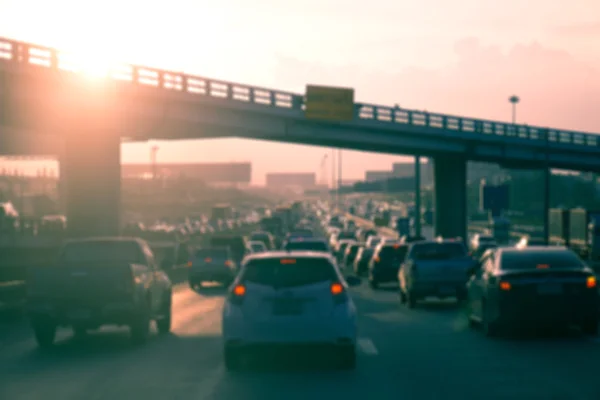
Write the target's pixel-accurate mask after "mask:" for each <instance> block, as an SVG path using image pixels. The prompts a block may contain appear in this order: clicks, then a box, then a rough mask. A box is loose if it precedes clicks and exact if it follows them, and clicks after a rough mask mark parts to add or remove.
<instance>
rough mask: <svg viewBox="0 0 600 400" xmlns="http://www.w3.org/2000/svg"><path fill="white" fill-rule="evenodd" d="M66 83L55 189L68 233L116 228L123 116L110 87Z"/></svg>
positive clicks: (83, 234)
mask: <svg viewBox="0 0 600 400" xmlns="http://www.w3.org/2000/svg"><path fill="white" fill-rule="evenodd" d="M101 89H103V88H102V87H91V88H88V87H86V86H85V85H84V84H81V86H80V87H77V86H65V92H64V94H63V96H64V97H63V98H64V99H66V100H64V102H63V104H62V106H61V109H60V111H59V112H60V113H61V114H62V115H61V116H62V117H64V118H62V119H61V127H60V129H61V131H62V133H63V134H62V136H63V138H64V151H63V153H62V155H61V158H60V164H61V165H60V192H61V194H62V195H63V204H64V207H65V211H66V212H65V213H66V217H67V235H68V236H69V237H90V236H113V235H118V234H119V232H120V214H121V138H120V134H121V133H122V132H123V127H122V121H121V119H122V118H120V115H119V113H118V112H116V111H115V106H114V104H116V103H115V101H114V96H113V92H112V91H111V90H110V89H111V88H110V87H107V88H106V89H105V90H101Z"/></svg>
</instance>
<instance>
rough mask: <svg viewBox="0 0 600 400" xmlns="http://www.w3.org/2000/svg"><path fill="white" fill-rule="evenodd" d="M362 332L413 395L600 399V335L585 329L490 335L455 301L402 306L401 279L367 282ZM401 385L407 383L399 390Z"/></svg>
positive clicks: (359, 297) (361, 301)
mask: <svg viewBox="0 0 600 400" xmlns="http://www.w3.org/2000/svg"><path fill="white" fill-rule="evenodd" d="M354 298H355V301H356V303H357V307H359V308H360V309H361V310H362V312H361V321H360V322H361V325H360V326H361V327H362V332H361V336H369V337H371V338H372V340H373V342H374V343H375V344H376V346H377V350H378V352H379V354H380V355H382V356H380V357H379V358H378V360H379V362H380V363H381V364H382V366H384V365H385V366H386V367H384V368H383V370H384V371H389V372H388V373H387V374H386V376H384V377H380V378H381V379H385V380H390V379H391V380H393V381H397V382H398V385H399V386H402V388H403V389H402V393H403V394H406V393H409V394H411V395H412V396H413V397H408V398H426V399H428V398H445V399H454V398H456V399H460V398H483V397H484V396H485V398H489V399H496V398H497V399H508V398H510V399H550V398H554V399H590V400H591V399H598V398H600V384H599V383H598V379H597V367H596V364H597V361H596V360H597V359H598V357H600V341H599V340H598V339H597V338H589V337H585V336H582V335H581V334H580V333H578V332H569V333H561V332H543V333H542V334H535V335H534V334H531V335H528V334H524V335H518V336H516V337H512V338H500V339H490V338H486V337H485V336H484V335H483V333H482V332H480V331H479V329H473V328H469V326H468V321H467V318H466V315H465V313H464V312H463V311H462V309H461V308H459V307H458V306H457V305H456V303H455V302H454V301H432V302H426V303H419V304H418V305H417V308H415V309H413V310H409V309H407V308H406V307H404V306H401V305H400V304H399V296H398V293H397V291H396V288H395V286H394V285H389V286H386V287H384V288H383V289H381V290H377V291H373V290H371V289H370V288H367V287H364V286H363V287H360V288H359V289H357V290H356V291H355V292H354ZM398 390H400V388H398Z"/></svg>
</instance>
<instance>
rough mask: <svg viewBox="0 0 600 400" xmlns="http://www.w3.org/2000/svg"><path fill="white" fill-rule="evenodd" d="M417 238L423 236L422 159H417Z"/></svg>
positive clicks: (417, 157) (418, 157)
mask: <svg viewBox="0 0 600 400" xmlns="http://www.w3.org/2000/svg"><path fill="white" fill-rule="evenodd" d="M415 236H416V237H419V236H421V157H420V156H416V157H415Z"/></svg>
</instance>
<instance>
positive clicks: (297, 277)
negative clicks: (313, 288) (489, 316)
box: [242, 257, 338, 288]
mask: <svg viewBox="0 0 600 400" xmlns="http://www.w3.org/2000/svg"><path fill="white" fill-rule="evenodd" d="M242 274H243V275H242V281H243V282H248V283H255V284H259V285H266V286H271V287H277V288H282V287H294V286H304V285H312V284H315V283H320V282H330V281H335V280H337V279H338V277H337V274H336V272H335V269H334V267H333V265H332V264H331V263H330V262H329V260H327V259H324V258H313V257H302V258H289V259H287V258H286V259H282V258H281V259H280V258H268V259H258V260H251V261H249V262H248V263H247V264H246V266H245V268H244V272H243V273H242Z"/></svg>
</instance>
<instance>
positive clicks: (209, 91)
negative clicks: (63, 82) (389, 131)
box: [0, 38, 600, 148]
mask: <svg viewBox="0 0 600 400" xmlns="http://www.w3.org/2000/svg"><path fill="white" fill-rule="evenodd" d="M78 60H80V61H81V59H78V58H77V57H76V56H75V55H73V54H69V53H66V52H60V51H58V50H55V49H51V48H48V47H43V46H38V45H34V44H29V43H23V42H18V41H14V40H10V39H3V38H0V61H5V62H18V63H24V64H28V65H34V66H42V67H48V68H57V69H63V70H67V71H73V72H81V71H85V68H84V67H83V66H82V64H81V62H78ZM105 72H106V75H107V76H110V77H112V78H114V79H118V80H122V81H126V82H131V83H137V84H141V85H147V86H153V87H156V88H161V89H165V90H175V91H182V92H186V93H190V94H196V95H202V96H209V97H213V98H216V99H222V100H231V101H239V102H245V103H251V104H256V105H261V106H265V107H272V108H276V109H287V110H297V111H303V110H304V96H303V95H300V94H295V93H290V92H285V91H280V90H272V89H267V88H261V87H255V86H249V85H242V84H238V83H233V82H225V81H220V80H215V79H208V78H203V77H199V76H193V75H188V74H183V73H179V72H173V71H163V70H160V69H154V68H149V67H143V66H135V65H126V64H122V65H110V66H107V68H106V71H105ZM355 121H357V122H366V121H372V122H376V123H378V124H397V125H411V126H420V127H428V128H433V129H440V130H444V131H456V132H462V133H474V134H481V135H486V136H496V137H507V138H517V139H523V140H529V141H540V142H543V143H546V141H547V143H548V144H549V145H551V146H556V145H563V144H567V145H572V146H582V147H588V148H589V147H599V146H600V140H599V139H598V136H597V135H595V134H589V133H581V132H571V131H563V130H557V129H549V128H541V127H530V126H527V125H516V124H507V123H502V122H496V121H487V120H481V119H473V118H463V117H459V116H451V115H444V114H436V113H429V112H427V111H416V110H405V109H401V108H397V107H386V106H381V105H375V104H361V103H357V104H356V106H355Z"/></svg>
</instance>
